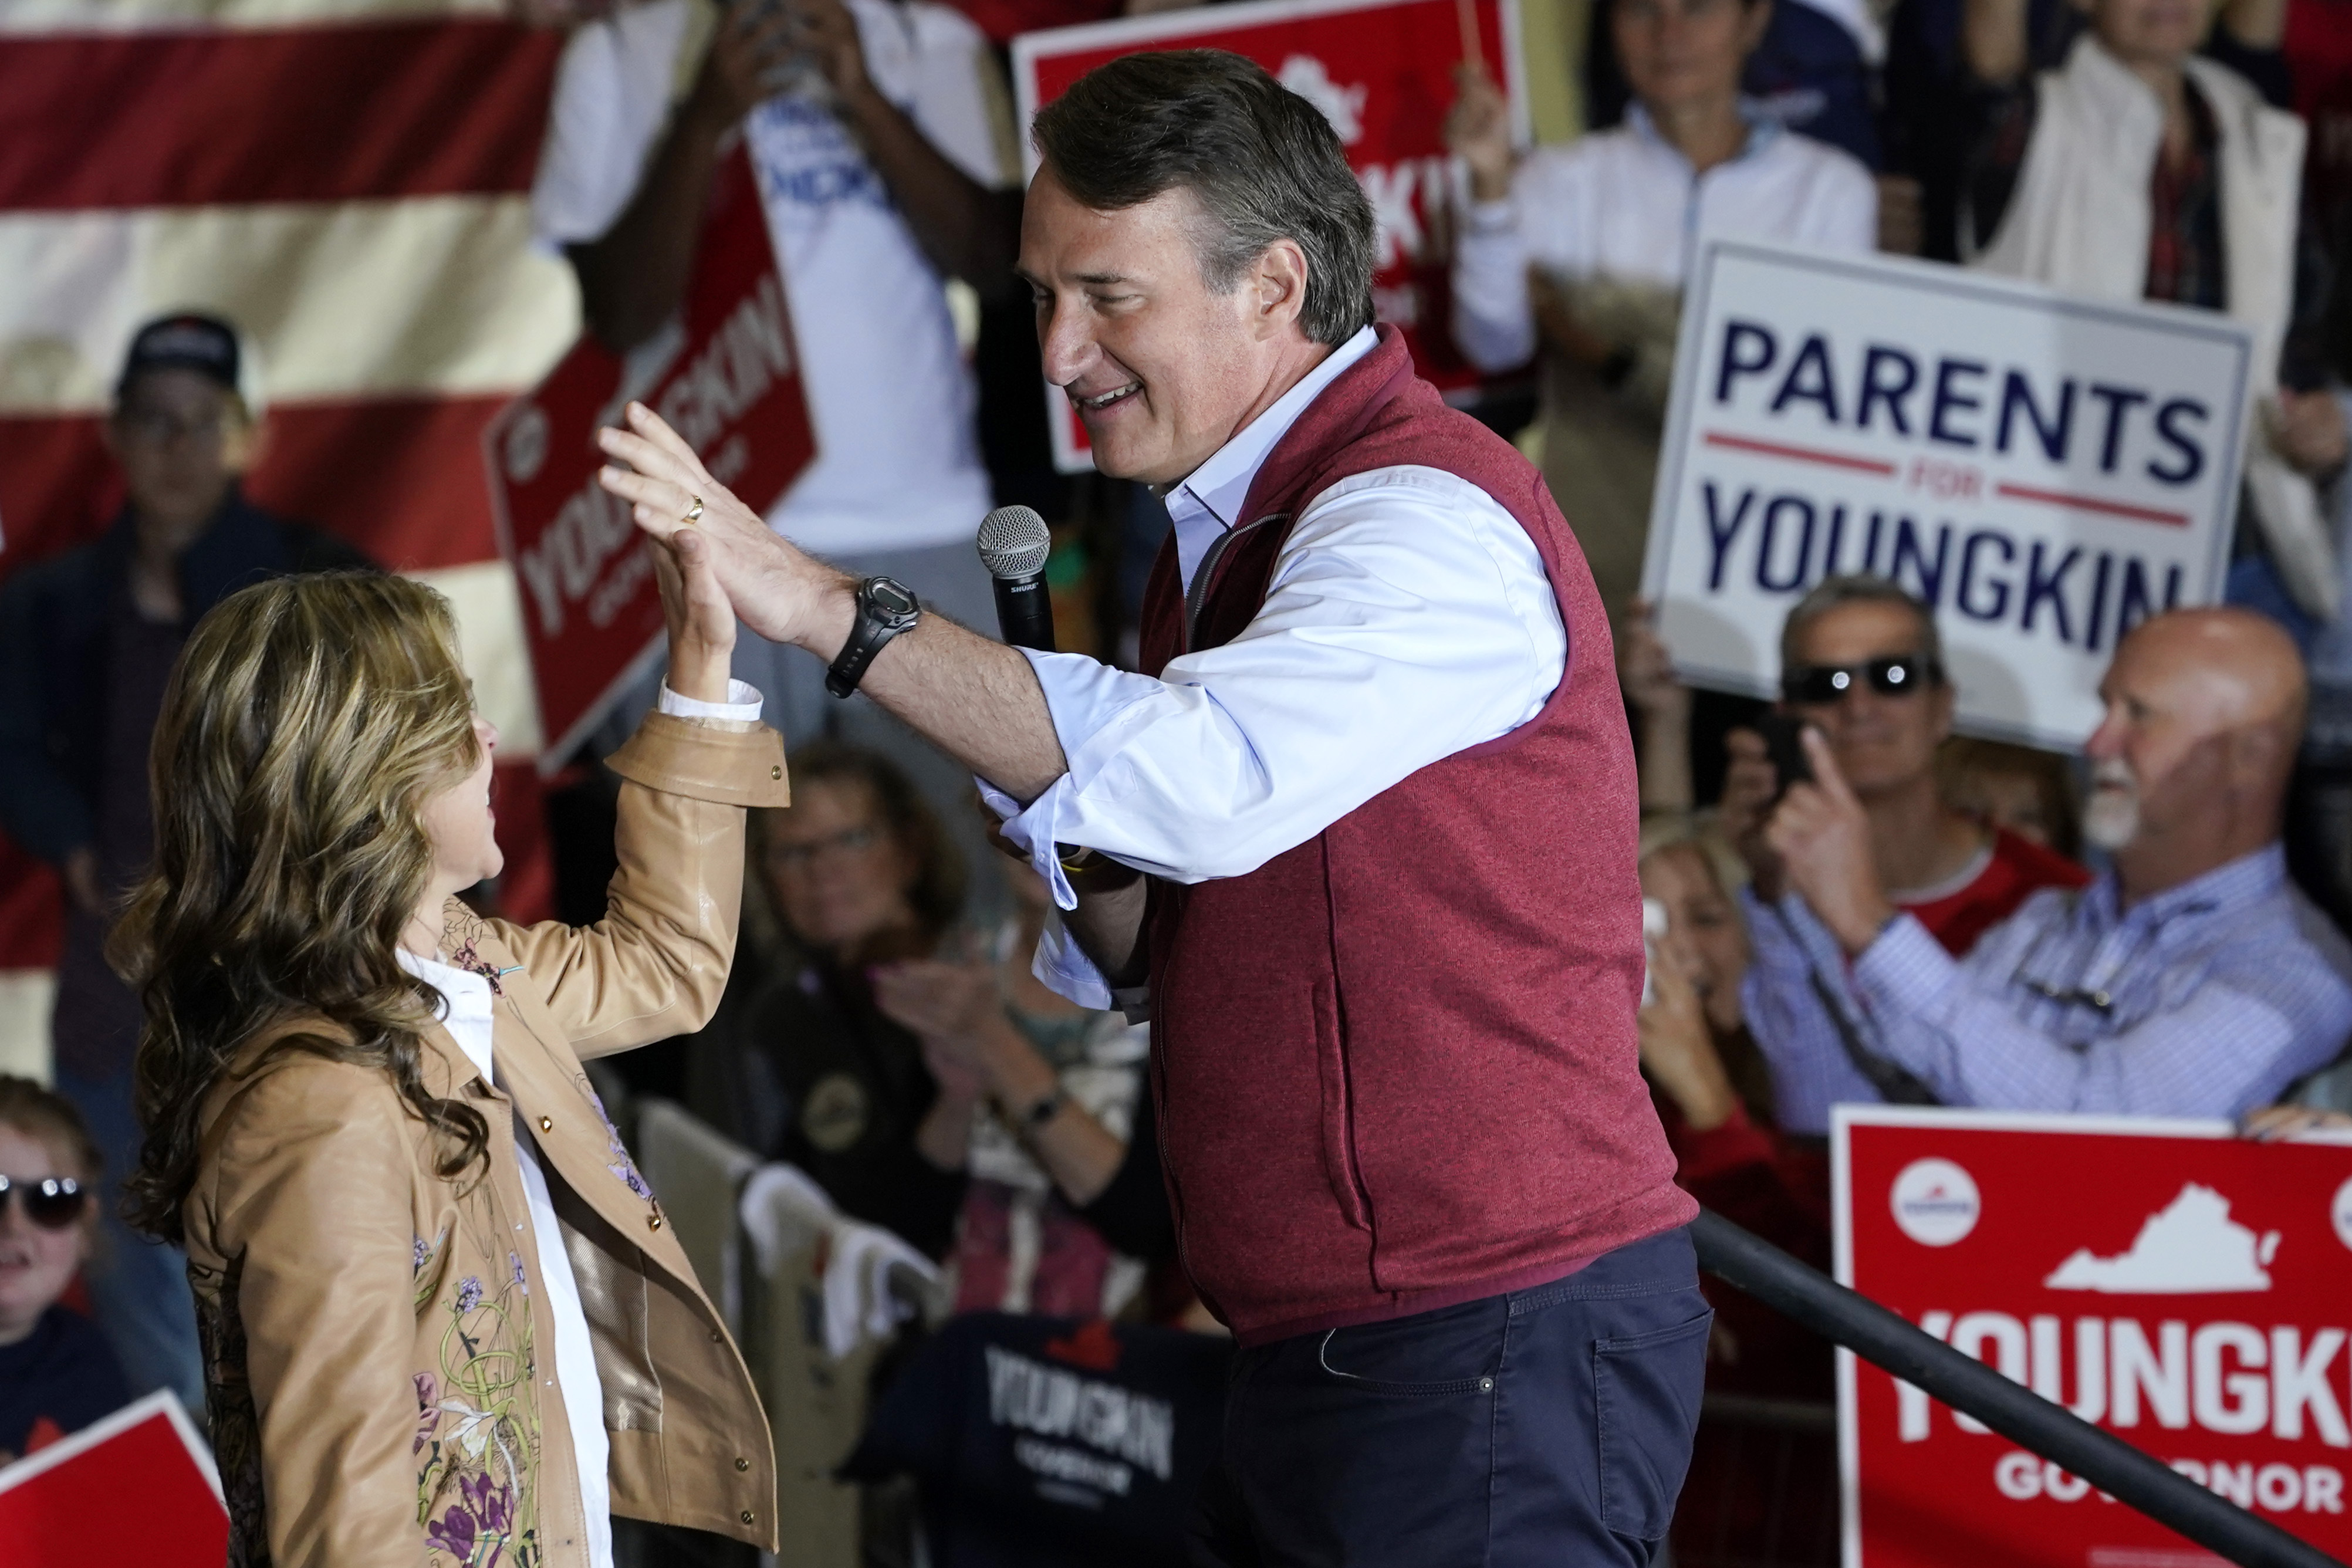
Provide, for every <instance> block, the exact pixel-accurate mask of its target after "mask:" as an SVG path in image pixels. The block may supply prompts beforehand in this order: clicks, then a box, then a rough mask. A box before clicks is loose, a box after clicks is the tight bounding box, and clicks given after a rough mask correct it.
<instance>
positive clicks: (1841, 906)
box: [1764, 726, 1895, 955]
mask: <svg viewBox="0 0 2352 1568" xmlns="http://www.w3.org/2000/svg"><path fill="white" fill-rule="evenodd" d="M1803 738H1804V744H1805V755H1806V757H1807V758H1808V759H1809V760H1810V761H1811V763H1812V767H1813V780H1814V782H1812V783H1810V784H1804V783H1801V784H1791V785H1790V786H1789V793H1788V794H1786V795H1782V796H1781V797H1780V805H1779V806H1777V807H1776V808H1775V809H1774V810H1773V813H1772V818H1771V820H1770V821H1769V822H1768V823H1767V824H1766V825H1765V827H1764V840H1765V843H1766V845H1767V846H1768V847H1769V848H1770V849H1771V851H1772V853H1773V854H1774V855H1776V856H1778V857H1779V858H1780V862H1781V864H1782V865H1783V866H1784V867H1785V868H1786V875H1787V878H1788V883H1789V886H1790V887H1792V888H1794V889H1796V890H1797V891H1798V892H1799V893H1801V894H1802V895H1804V900H1805V902H1806V903H1808V904H1810V905H1811V906H1812V910H1813V913H1815V914H1816V915H1819V916H1820V917H1821V921H1822V924H1823V925H1825V926H1827V927H1829V929H1830V934H1831V935H1832V936H1834V937H1836V938H1837V939H1838V942H1839V945H1841V946H1842V947H1843V948H1844V949H1845V950H1846V952H1847V953H1848V954H1850V955H1851V954H1858V953H1860V952H1862V950H1863V949H1864V948H1866V947H1868V946H1869V945H1870V944H1871V943H1872V942H1875V941H1877V940H1878V933H1879V932H1880V931H1883V930H1885V926H1886V922H1887V921H1891V920H1893V919H1894V918H1895V906H1894V905H1893V904H1891V903H1889V902H1887V900H1886V895H1885V890H1884V889H1881V888H1880V887H1879V884H1878V868H1877V865H1876V863H1875V861H1874V859H1873V858H1872V855H1871V845H1870V816H1869V814H1868V813H1866V812H1864V810H1863V806H1862V802H1861V801H1860V800H1858V799H1856V798H1855V797H1854V793H1853V787H1852V786H1851V785H1849V784H1847V783H1846V782H1845V775H1844V774H1843V773H1840V772H1839V771H1838V765H1837V757H1836V754H1835V753H1834V752H1832V751H1831V750H1830V743H1829V742H1828V741H1827V740H1825V739H1823V738H1822V732H1821V731H1819V730H1815V729H1812V728H1811V727H1810V726H1809V727H1807V728H1806V730H1805V731H1803ZM1767 765H1768V766H1769V763H1768V764H1767Z"/></svg>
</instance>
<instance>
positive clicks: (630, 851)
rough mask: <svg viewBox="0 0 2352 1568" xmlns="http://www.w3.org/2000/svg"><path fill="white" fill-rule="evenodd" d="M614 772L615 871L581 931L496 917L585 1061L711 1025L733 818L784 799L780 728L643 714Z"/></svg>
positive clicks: (723, 984)
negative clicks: (601, 903) (617, 782)
mask: <svg viewBox="0 0 2352 1568" xmlns="http://www.w3.org/2000/svg"><path fill="white" fill-rule="evenodd" d="M606 765H607V766H608V767H610V768H611V769H612V770H613V771H614V773H618V774H620V775H621V778H622V781H623V782H622V784H621V800H620V825H619V827H618V829H617V830H616V831H615V833H614V849H615V850H616V851H617V852H618V855H619V858H620V869H619V871H617V872H616V873H614V878H613V880H612V884H611V886H610V887H609V888H608V889H606V893H605V909H604V919H603V920H601V921H597V922H596V923H595V924H594V925H592V926H567V925H562V924H560V923H558V922H555V921H546V922H544V923H542V924H540V925H535V926H529V927H521V926H511V925H507V924H504V923H500V922H493V925H494V929H495V930H496V932H497V934H498V936H499V940H500V941H501V942H504V943H505V944H506V945H507V946H508V947H509V949H510V950H511V951H512V952H513V953H514V956H515V961H516V962H517V963H520V964H521V965H522V966H523V969H524V970H525V972H526V973H529V974H530V979H531V983H532V984H533V985H534V986H535V987H536V988H537V989H538V990H539V991H540V993H541V994H542V995H543V996H544V997H545V998H546V1001H547V1005H548V1007H549V1009H550V1011H551V1012H552V1013H553V1014H554V1015H555V1018H556V1022H557V1023H558V1024H559V1025H561V1026H562V1029H563V1031H564V1033H565V1035H566V1036H567V1037H569V1038H570V1040H571V1042H572V1048H573V1049H574V1050H576V1051H577V1052H578V1053H579V1055H580V1056H581V1058H583V1059H585V1058H591V1057H600V1056H605V1055H609V1054H610V1053H612V1052H614V1051H624V1050H627V1049H629V1048H631V1047H635V1046H642V1045H645V1044H646V1043H648V1042H649V1041H653V1040H660V1039H667V1038H668V1037H670V1036H672V1035H683V1034H688V1033H691V1032H692V1031H694V1030H696V1029H699V1028H700V1027H702V1026H703V1025H705V1024H707V1023H709V1021H710V1016H711V1014H712V1013H714V1012H715V1011H717V1010H718V1007H719V996H720V994H722V993H724V992H725V990H726V988H727V968H728V965H729V964H730V963H731V962H733V959H734V956H735V928H736V921H737V919H738V917H739V916H740V914H741V912H742V903H743V813H744V809H745V808H746V807H748V806H781V805H790V804H791V802H792V792H791V789H790V786H789V785H788V784H787V783H786V781H785V778H784V745H783V737H782V736H781V735H779V734H777V733H776V732H775V731H773V730H771V729H768V728H766V727H765V726H759V727H752V728H743V727H739V726H734V725H729V724H724V723H713V722H710V721H697V720H690V719H679V718H674V717H672V716H670V715H669V714H667V713H660V712H655V713H649V714H647V715H646V721H645V723H644V724H643V725H641V726H640V727H639V728H638V730H637V732H636V734H635V736H633V737H632V738H631V739H630V741H629V743H628V744H627V745H625V746H624V747H622V748H621V749H620V750H619V751H618V752H614V754H613V755H612V756H611V757H610V758H609V759H607V762H606Z"/></svg>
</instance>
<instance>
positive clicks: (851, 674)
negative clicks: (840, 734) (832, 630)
mask: <svg viewBox="0 0 2352 1568" xmlns="http://www.w3.org/2000/svg"><path fill="white" fill-rule="evenodd" d="M922 616H923V607H922V605H920V604H919V602H918V601H917V600H916V598H915V595H914V592H913V591H912V590H911V589H909V588H908V586H907V585H906V584H904V583H900V582H897V581H895V580H894V579H892V578H888V577H868V578H866V580H865V581H864V582H862V583H860V584H857V619H856V621H855V622H854V623H852V624H851V626H850V628H849V640H848V641H847V642H845V643H844V644H842V645H841V651H840V652H839V653H838V654H835V656H834V660H833V664H832V666H831V667H830V668H827V669H826V670H825V672H824V689H826V690H827V691H830V692H832V693H833V694H834V695H835V697H846V696H848V695H849V694H850V693H852V692H854V691H856V689H857V683H858V682H859V681H860V680H863V679H865V678H866V667H867V666H868V665H870V664H872V663H873V662H874V658H875V656H876V655H877V654H879V653H880V652H881V651H882V650H883V649H884V648H886V647H889V646H890V639H891V638H893V637H898V636H900V635H901V634H903V633H906V632H910V631H912V630H914V629H915V623H916V622H917V621H919V620H920V619H922Z"/></svg>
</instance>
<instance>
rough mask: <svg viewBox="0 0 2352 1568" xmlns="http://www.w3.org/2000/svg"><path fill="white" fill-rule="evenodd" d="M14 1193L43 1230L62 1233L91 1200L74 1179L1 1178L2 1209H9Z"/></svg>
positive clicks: (68, 1177)
mask: <svg viewBox="0 0 2352 1568" xmlns="http://www.w3.org/2000/svg"><path fill="white" fill-rule="evenodd" d="M12 1193H13V1194H16V1205H17V1206H18V1207H19V1208H21V1209H23V1210H24V1212H25V1217H26V1219H28V1220H31V1221H32V1222H33V1223H34V1224H35V1225H37V1226H40V1227H41V1228H42V1229H43V1230H63V1229H65V1228H66V1226H69V1225H71V1224H73V1222H74V1221H76V1220H78V1219H79V1218H81V1209H82V1205H83V1204H85V1203H86V1202H88V1201H89V1194H88V1193H86V1192H84V1191H82V1186H81V1184H80V1183H79V1182H77V1181H75V1180H74V1179H73V1178H72V1177H71V1176H0V1210H4V1209H5V1208H6V1207H7V1206H8V1197H9V1194H12Z"/></svg>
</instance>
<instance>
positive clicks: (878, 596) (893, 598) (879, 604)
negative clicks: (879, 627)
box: [866, 577, 916, 621]
mask: <svg viewBox="0 0 2352 1568" xmlns="http://www.w3.org/2000/svg"><path fill="white" fill-rule="evenodd" d="M866 603H867V604H868V605H872V606H873V608H874V613H875V614H876V615H878V616H881V617H883V618H884V619H885V620H892V621H895V620H899V619H902V618H904V617H906V616H911V615H913V614H914V613H915V610H916V605H915V595H912V594H910V593H908V591H907V590H906V589H905V588H904V587H902V586H900V585H899V584H897V583H893V582H892V581H890V579H889V578H887V577H869V578H867V579H866Z"/></svg>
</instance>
